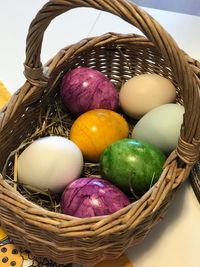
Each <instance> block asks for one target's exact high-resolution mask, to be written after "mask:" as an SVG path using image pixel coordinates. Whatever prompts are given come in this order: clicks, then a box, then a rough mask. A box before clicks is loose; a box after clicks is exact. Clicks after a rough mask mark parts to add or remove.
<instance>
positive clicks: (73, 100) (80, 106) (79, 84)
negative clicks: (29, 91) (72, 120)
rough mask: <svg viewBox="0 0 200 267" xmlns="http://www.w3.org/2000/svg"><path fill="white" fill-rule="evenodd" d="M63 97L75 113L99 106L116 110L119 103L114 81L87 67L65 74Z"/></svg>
mask: <svg viewBox="0 0 200 267" xmlns="http://www.w3.org/2000/svg"><path fill="white" fill-rule="evenodd" d="M61 97H62V99H63V102H64V104H65V105H66V106H67V108H68V109H69V110H70V111H71V112H73V113H75V114H82V113H84V112H86V111H88V110H91V109H99V108H103V109H111V110H115V109H116V108H117V107H118V104H119V96H118V93H117V91H116V89H115V86H114V85H113V84H112V82H111V81H110V80H109V79H108V78H107V77H106V76H105V75H104V74H103V73H101V72H99V71H97V70H94V69H91V68H86V67H81V68H76V69H73V70H71V71H69V72H68V73H66V74H65V75H64V77H63V79H62V83H61Z"/></svg>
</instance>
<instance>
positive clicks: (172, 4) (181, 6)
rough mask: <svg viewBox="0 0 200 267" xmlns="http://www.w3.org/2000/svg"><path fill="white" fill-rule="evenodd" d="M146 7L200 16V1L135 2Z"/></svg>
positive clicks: (159, 0) (160, 0)
mask: <svg viewBox="0 0 200 267" xmlns="http://www.w3.org/2000/svg"><path fill="white" fill-rule="evenodd" d="M133 2H135V3H136V4H138V5H140V6H144V7H152V8H158V9H163V10H168V11H174V12H180V13H185V14H190V15H196V16H200V0H133Z"/></svg>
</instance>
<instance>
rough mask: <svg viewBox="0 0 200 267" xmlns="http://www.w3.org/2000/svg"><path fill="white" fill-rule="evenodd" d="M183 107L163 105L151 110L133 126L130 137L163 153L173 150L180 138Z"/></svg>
mask: <svg viewBox="0 0 200 267" xmlns="http://www.w3.org/2000/svg"><path fill="white" fill-rule="evenodd" d="M183 114H184V107H183V106H181V105H179V104H165V105H162V106H159V107H157V108H154V109H152V110H151V111H149V112H148V113H147V114H145V115H144V116H143V117H142V118H141V119H140V120H139V121H138V123H137V124H136V125H135V127H134V129H133V131H132V137H133V138H134V139H139V140H142V141H145V142H148V143H151V144H152V145H154V146H156V147H157V148H158V149H160V150H161V151H162V152H163V153H165V154H169V153H170V152H171V151H172V150H174V149H175V148H176V146H177V143H178V138H179V136H180V129H181V124H182V122H183Z"/></svg>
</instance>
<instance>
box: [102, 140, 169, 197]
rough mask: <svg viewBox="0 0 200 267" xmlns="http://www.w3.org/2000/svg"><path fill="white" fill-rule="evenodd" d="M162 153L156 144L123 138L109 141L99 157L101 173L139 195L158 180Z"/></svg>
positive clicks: (129, 192) (163, 160)
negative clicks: (110, 142)
mask: <svg viewBox="0 0 200 267" xmlns="http://www.w3.org/2000/svg"><path fill="white" fill-rule="evenodd" d="M165 159H166V157H165V155H164V154H163V153H162V152H161V151H160V150H159V149H157V148H156V147H155V146H153V145H151V144H148V143H146V142H142V141H139V140H135V139H132V138H125V139H121V140H118V141H117V142H114V143H112V144H111V145H109V146H108V147H107V148H106V149H105V151H104V152H103V154H102V156H101V160H100V171H101V175H102V177H104V178H105V179H107V180H108V181H110V182H111V183H113V184H115V185H116V186H117V187H118V188H120V189H121V190H122V191H123V192H125V193H126V194H129V195H133V192H134V194H135V195H137V196H138V197H140V196H141V195H143V194H144V193H145V192H146V191H148V190H149V188H150V187H151V186H152V185H153V184H154V183H155V182H157V180H158V178H159V177H160V174H161V172H162V167H163V164H164V162H165Z"/></svg>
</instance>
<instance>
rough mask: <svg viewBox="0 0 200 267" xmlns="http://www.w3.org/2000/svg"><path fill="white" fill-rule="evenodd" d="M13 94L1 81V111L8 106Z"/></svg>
mask: <svg viewBox="0 0 200 267" xmlns="http://www.w3.org/2000/svg"><path fill="white" fill-rule="evenodd" d="M10 96H11V94H10V93H9V92H8V90H7V89H6V87H5V86H4V85H3V83H2V82H1V81H0V109H1V108H2V107H3V106H4V105H5V104H6V102H7V101H8V100H9V99H10Z"/></svg>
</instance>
